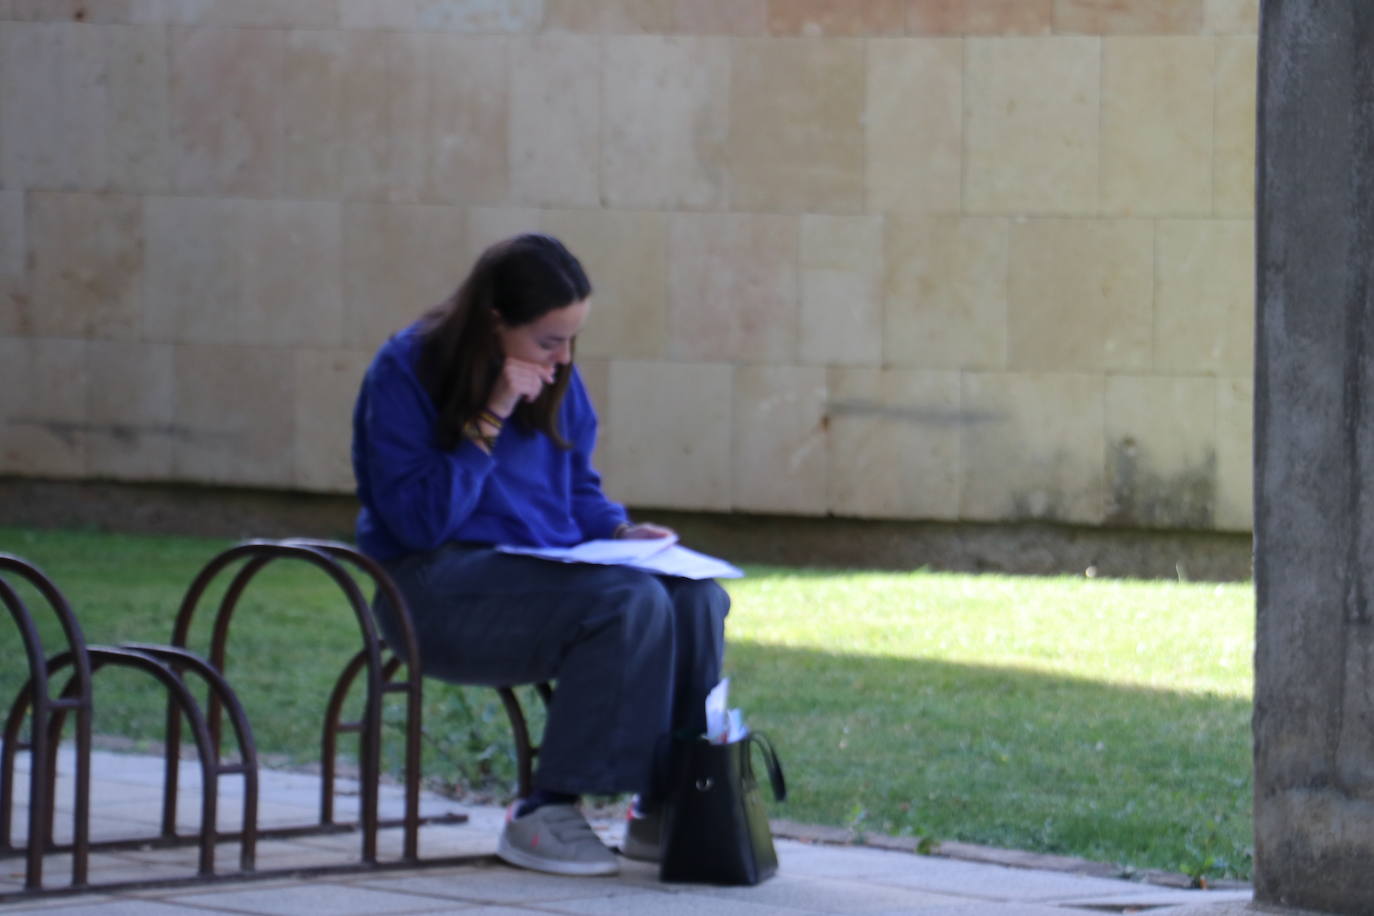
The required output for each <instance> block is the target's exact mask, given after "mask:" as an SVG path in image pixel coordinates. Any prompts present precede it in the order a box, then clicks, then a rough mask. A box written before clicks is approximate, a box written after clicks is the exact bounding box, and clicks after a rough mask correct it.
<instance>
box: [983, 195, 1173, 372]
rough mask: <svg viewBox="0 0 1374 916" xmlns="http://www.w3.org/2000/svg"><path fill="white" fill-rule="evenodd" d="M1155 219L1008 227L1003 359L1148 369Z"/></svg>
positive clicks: (1017, 364) (1050, 365)
mask: <svg viewBox="0 0 1374 916" xmlns="http://www.w3.org/2000/svg"><path fill="white" fill-rule="evenodd" d="M1153 249H1154V226H1153V224H1152V223H1151V222H1149V221H1146V220H1125V219H1121V220H1029V221H1026V222H1018V223H1016V224H1014V225H1013V226H1012V228H1011V249H1010V266H1009V279H1008V300H1007V319H1008V322H1007V324H1008V339H1007V357H1008V365H1009V366H1010V368H1012V369H1017V370H1033V371H1040V372H1054V371H1058V372H1074V371H1102V370H1108V371H1129V370H1132V369H1136V370H1141V369H1149V368H1150V366H1151V345H1152V342H1153V340H1152V337H1153V314H1152V309H1153V301H1154V263H1153Z"/></svg>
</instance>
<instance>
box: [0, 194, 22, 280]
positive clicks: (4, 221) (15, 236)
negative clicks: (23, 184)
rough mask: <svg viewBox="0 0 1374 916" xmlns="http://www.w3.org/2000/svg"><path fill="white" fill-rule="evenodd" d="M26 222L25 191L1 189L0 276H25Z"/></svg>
mask: <svg viewBox="0 0 1374 916" xmlns="http://www.w3.org/2000/svg"><path fill="white" fill-rule="evenodd" d="M24 224H25V219H24V192H23V191H19V190H15V189H0V277H4V278H16V277H22V276H24V270H25V260H26V258H27V251H28V233H27V232H26V231H25V229H24Z"/></svg>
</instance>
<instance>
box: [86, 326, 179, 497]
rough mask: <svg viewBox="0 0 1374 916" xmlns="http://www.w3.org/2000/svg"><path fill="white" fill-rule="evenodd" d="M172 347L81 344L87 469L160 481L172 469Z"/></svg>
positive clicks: (100, 474) (173, 432) (173, 390)
mask: <svg viewBox="0 0 1374 916" xmlns="http://www.w3.org/2000/svg"><path fill="white" fill-rule="evenodd" d="M173 349H174V348H173V347H172V346H170V345H168V344H145V343H126V342H123V341H120V342H111V341H91V342H90V343H88V344H87V348H86V414H87V421H88V424H89V426H88V431H87V435H86V451H87V461H88V467H87V470H88V472H89V473H90V474H92V475H95V476H97V477H113V478H116V479H122V480H165V479H166V478H167V477H168V476H169V475H170V474H171V471H172V443H173V442H174V441H175V437H176V431H175V429H174V427H173V425H172V421H173V405H174V401H175V397H176V390H175V387H174V384H175V375H174V372H173V368H174V364H173Z"/></svg>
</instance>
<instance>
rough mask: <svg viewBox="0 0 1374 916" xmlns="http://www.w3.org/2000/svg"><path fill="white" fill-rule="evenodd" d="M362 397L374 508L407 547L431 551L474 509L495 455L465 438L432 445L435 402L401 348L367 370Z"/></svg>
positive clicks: (363, 423) (370, 490) (369, 482)
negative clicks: (445, 447)
mask: <svg viewBox="0 0 1374 916" xmlns="http://www.w3.org/2000/svg"><path fill="white" fill-rule="evenodd" d="M364 397H365V400H364V403H363V405H362V411H361V417H360V421H361V423H362V426H363V430H364V432H365V441H366V446H365V449H366V467H367V475H368V484H369V487H368V489H369V492H370V495H371V500H370V502H371V505H370V507H369V508H370V509H371V510H372V511H373V512H374V513H375V514H376V516H377V517H378V518H379V519H380V520H381V522H382V524H383V525H385V526H386V528H387V530H388V531H389V532H390V533H391V535H392V536H393V537H394V538H395V539H396V540H397V541H398V542H400V543H401V544H403V545H404V546H405V547H406V548H407V549H408V550H412V551H416V552H419V551H428V550H433V549H435V548H437V547H438V546H439V545H441V544H443V543H444V542H445V541H446V540H448V539H449V538H450V537H451V536H452V533H453V532H454V531H455V530H456V529H457V528H458V526H459V525H461V524H462V522H463V521H464V520H465V519H466V518H467V517H468V516H469V515H471V514H472V511H473V509H474V508H475V507H476V506H477V502H478V499H479V498H480V496H481V493H482V486H483V484H484V483H485V482H486V479H487V477H488V476H489V475H490V473H491V469H492V465H493V462H492V458H491V456H490V455H488V454H487V453H486V452H484V451H482V450H481V449H480V448H478V447H477V446H476V445H474V444H473V443H472V442H470V441H468V440H464V441H463V442H461V443H460V444H459V445H458V446H457V448H455V449H453V450H452V451H449V452H445V451H441V450H440V449H439V448H438V446H437V445H435V442H434V440H435V435H434V424H435V421H436V413H435V410H434V407H433V404H432V402H431V401H430V398H429V395H428V394H427V393H426V392H425V390H424V388H423V387H422V386H421V385H420V383H419V380H418V379H416V378H415V376H414V374H413V373H412V372H410V371H409V370H408V369H407V368H406V367H404V366H403V365H401V362H400V360H399V358H398V357H397V355H396V354H387V355H383V356H382V357H381V358H379V359H378V360H377V361H376V362H375V363H374V364H373V365H372V367H371V368H370V369H369V370H368V373H367V378H366V379H365V381H364Z"/></svg>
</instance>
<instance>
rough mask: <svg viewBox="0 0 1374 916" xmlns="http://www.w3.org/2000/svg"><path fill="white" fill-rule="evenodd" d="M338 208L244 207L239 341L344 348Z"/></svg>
mask: <svg viewBox="0 0 1374 916" xmlns="http://www.w3.org/2000/svg"><path fill="white" fill-rule="evenodd" d="M340 207H341V205H340V204H337V203H329V202H317V203H305V202H297V201H285V200H281V201H247V202H245V206H244V208H243V210H242V211H241V212H242V214H243V232H244V235H243V238H242V240H241V242H240V249H239V250H240V252H241V255H240V256H241V258H242V261H241V262H240V270H241V271H242V274H243V287H242V289H243V301H242V302H241V303H240V306H239V308H240V312H241V314H242V324H241V328H242V337H241V340H242V341H243V342H244V343H248V344H260V345H262V346H278V347H281V346H292V345H296V346H301V345H304V346H317V347H335V346H339V345H340V344H341V343H342V342H343V291H342V289H341V288H340V281H339V277H340V273H341V268H342V264H341V257H340V255H341V248H342V246H341V243H340V231H341V222H342V220H341V217H340Z"/></svg>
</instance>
